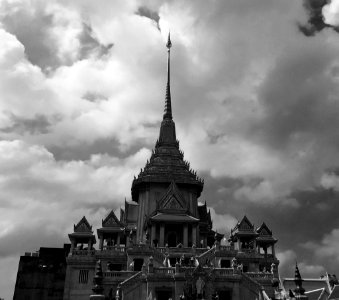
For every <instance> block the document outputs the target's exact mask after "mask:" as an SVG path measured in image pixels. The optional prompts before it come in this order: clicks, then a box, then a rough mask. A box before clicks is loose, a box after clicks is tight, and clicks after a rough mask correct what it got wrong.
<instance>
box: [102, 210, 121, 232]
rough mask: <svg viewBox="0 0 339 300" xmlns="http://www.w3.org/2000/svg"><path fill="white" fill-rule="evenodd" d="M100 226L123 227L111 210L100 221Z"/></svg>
mask: <svg viewBox="0 0 339 300" xmlns="http://www.w3.org/2000/svg"><path fill="white" fill-rule="evenodd" d="M101 224H102V227H118V228H123V227H125V226H124V224H123V223H121V222H120V221H119V219H118V218H117V216H116V215H115V213H114V211H113V210H111V211H110V213H109V214H108V215H107V217H106V218H105V219H104V220H102V222H101Z"/></svg>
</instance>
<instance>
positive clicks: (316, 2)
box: [298, 0, 339, 36]
mask: <svg viewBox="0 0 339 300" xmlns="http://www.w3.org/2000/svg"><path fill="white" fill-rule="evenodd" d="M329 2H330V0H303V6H304V8H305V9H306V11H307V14H308V20H307V23H306V24H302V23H299V24H298V27H299V30H300V31H301V32H302V33H303V34H304V35H306V36H314V35H315V34H316V33H317V32H319V31H322V30H323V29H324V28H333V30H335V31H336V32H339V27H335V26H331V25H329V24H326V23H325V22H324V16H323V14H322V8H323V7H324V6H325V5H326V4H328V3H329Z"/></svg>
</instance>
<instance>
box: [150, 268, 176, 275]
mask: <svg viewBox="0 0 339 300" xmlns="http://www.w3.org/2000/svg"><path fill="white" fill-rule="evenodd" d="M154 273H155V274H162V275H173V274H174V273H175V268H172V267H169V268H154Z"/></svg>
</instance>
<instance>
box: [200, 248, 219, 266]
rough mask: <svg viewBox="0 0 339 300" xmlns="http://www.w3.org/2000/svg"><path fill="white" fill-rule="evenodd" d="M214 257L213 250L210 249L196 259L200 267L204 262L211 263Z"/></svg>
mask: <svg viewBox="0 0 339 300" xmlns="http://www.w3.org/2000/svg"><path fill="white" fill-rule="evenodd" d="M214 257H215V248H214V247H213V248H211V249H209V250H207V251H206V252H204V253H202V254H200V255H199V256H198V257H197V259H198V262H199V264H200V265H202V266H203V265H205V264H206V262H207V261H208V260H209V261H211V260H212V259H213V258H214Z"/></svg>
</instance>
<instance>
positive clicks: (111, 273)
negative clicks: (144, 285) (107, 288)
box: [102, 271, 137, 279]
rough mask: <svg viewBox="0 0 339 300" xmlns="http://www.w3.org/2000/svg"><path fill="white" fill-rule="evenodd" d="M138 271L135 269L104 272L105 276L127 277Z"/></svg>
mask: <svg viewBox="0 0 339 300" xmlns="http://www.w3.org/2000/svg"><path fill="white" fill-rule="evenodd" d="M136 273H137V272H134V271H105V272H103V273H102V274H103V277H105V278H107V277H108V278H124V277H126V279H127V278H128V277H130V276H132V275H134V274H136Z"/></svg>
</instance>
